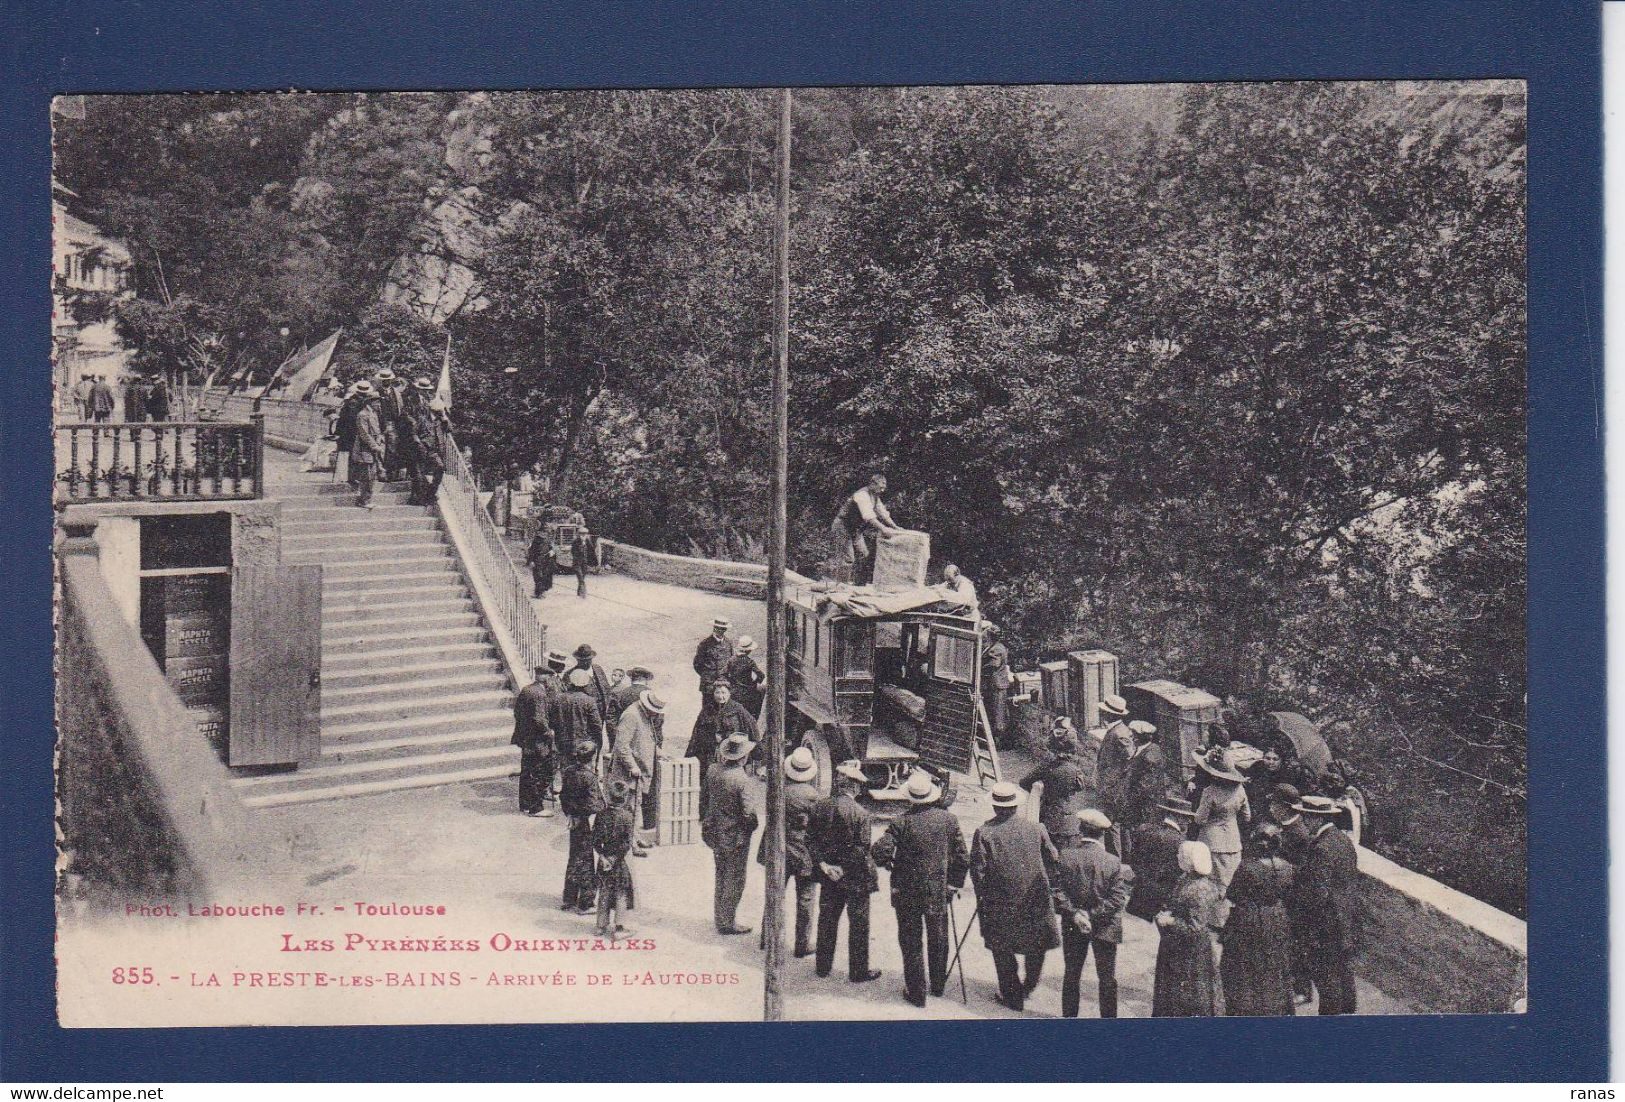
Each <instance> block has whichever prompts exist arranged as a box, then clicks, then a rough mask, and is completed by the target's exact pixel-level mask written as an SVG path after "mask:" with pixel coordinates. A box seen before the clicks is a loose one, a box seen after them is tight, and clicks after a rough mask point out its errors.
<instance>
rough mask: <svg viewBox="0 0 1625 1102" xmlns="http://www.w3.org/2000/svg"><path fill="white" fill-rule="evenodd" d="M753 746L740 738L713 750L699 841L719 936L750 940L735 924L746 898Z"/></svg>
mask: <svg viewBox="0 0 1625 1102" xmlns="http://www.w3.org/2000/svg"><path fill="white" fill-rule="evenodd" d="M755 748H756V744H755V743H754V742H752V741H751V740H750V739H748V738H746V737H745V736H743V735H730V736H729V737H728V738H727V739H726V740H725V741H724V742H723V743H722V745H721V746H719V747H717V760H716V764H715V765H714V766H712V767H711V769H710V770H708V771H707V773H706V777H705V782H704V783H705V791H706V794H707V798H706V809H705V817H704V818H703V819H702V820H701V821H700V838H701V840H702V841H704V842H705V844H706V845H707V846H710V847H711V858H712V860H713V861H715V863H716V894H715V900H714V915H713V917H714V918H715V919H716V925H717V933H719V934H748V933H750V929H751V928H750V927H749V926H741V925H739V923H738V922H736V921H734V920H735V918H736V916H737V915H738V913H739V900H740V897H741V896H743V895H744V894H745V864H746V862H747V861H749V860H750V839H751V835H753V834H755V833H756V826H757V818H756V812H755V811H754V810H753V809H752V807H751V800H750V793H749V791H748V790H747V786H748V784H749V781H748V780H747V779H746V777H745V770H744V768H743V766H744V762H745V759H746V758H747V757H749V756H750V752H751V751H752V750H754V749H755Z"/></svg>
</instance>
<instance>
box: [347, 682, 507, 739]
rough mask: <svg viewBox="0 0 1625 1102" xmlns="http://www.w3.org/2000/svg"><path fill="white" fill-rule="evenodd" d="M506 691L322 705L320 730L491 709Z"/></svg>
mask: <svg viewBox="0 0 1625 1102" xmlns="http://www.w3.org/2000/svg"><path fill="white" fill-rule="evenodd" d="M507 704H508V693H507V691H506V690H504V689H501V688H498V687H496V686H494V685H493V686H490V687H485V688H477V689H464V690H460V691H458V692H455V693H435V692H424V693H420V694H419V695H417V696H415V697H412V698H409V699H405V700H370V701H363V702H361V703H359V704H337V705H331V706H329V705H328V704H327V703H326V702H325V701H324V702H323V704H322V729H323V730H326V729H327V728H328V727H330V726H337V725H340V724H343V723H346V722H353V723H371V722H375V721H378V722H383V721H387V720H395V719H421V718H425V717H430V716H443V715H447V714H456V713H458V712H462V711H465V710H468V711H480V710H494V709H497V708H502V707H506V706H507Z"/></svg>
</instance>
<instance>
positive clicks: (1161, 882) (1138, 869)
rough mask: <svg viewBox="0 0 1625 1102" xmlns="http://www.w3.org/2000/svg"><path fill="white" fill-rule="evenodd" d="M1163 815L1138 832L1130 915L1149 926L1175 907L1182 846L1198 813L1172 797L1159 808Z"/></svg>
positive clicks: (1134, 841)
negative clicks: (1152, 921) (1160, 913)
mask: <svg viewBox="0 0 1625 1102" xmlns="http://www.w3.org/2000/svg"><path fill="white" fill-rule="evenodd" d="M1157 807H1158V810H1160V811H1161V812H1162V813H1163V815H1162V819H1161V820H1159V821H1158V822H1154V823H1142V824H1141V825H1140V826H1138V827H1135V828H1134V836H1133V842H1132V843H1131V846H1132V848H1133V850H1134V861H1135V864H1134V891H1133V893H1132V894H1131V895H1130V896H1129V901H1128V913H1129V914H1131V915H1133V916H1134V917H1135V918H1143V919H1145V920H1146V921H1147V922H1150V921H1151V920H1152V919H1154V918H1156V917H1157V913H1158V912H1159V911H1166V910H1167V909H1168V908H1169V907H1170V906H1172V905H1173V901H1174V892H1175V891H1177V890H1178V889H1179V881H1180V877H1181V876H1182V875H1183V874H1182V873H1181V871H1180V868H1179V844H1180V843H1181V842H1183V841H1185V840H1186V837H1185V836H1186V834H1187V833H1189V831H1190V827H1191V823H1192V822H1194V821H1195V819H1196V812H1195V810H1194V809H1193V808H1192V807H1191V802H1190V801H1189V800H1186V799H1183V798H1181V797H1178V796H1170V797H1168V798H1167V799H1165V800H1163V801H1162V803H1160V804H1158V805H1157Z"/></svg>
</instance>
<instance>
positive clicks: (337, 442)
mask: <svg viewBox="0 0 1625 1102" xmlns="http://www.w3.org/2000/svg"><path fill="white" fill-rule="evenodd" d="M365 404H366V397H365V396H364V395H362V394H361V393H360V388H359V386H358V385H352V386H351V387H350V389H349V390H348V391H346V392H345V395H344V401H342V402H340V403H339V412H338V415H337V416H336V417H334V419H333V438H334V446H335V447H336V448H337V449H338V451H341V452H343V453H344V470H345V481H347V482H348V483H349V484H350V485H352V486H354V485H355V484H356V469H355V456H354V454H353V453H354V451H355V419H356V415H357V414H358V413H360V412H361V407H362V406H363V405H365ZM335 462H336V460H335Z"/></svg>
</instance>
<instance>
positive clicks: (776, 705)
mask: <svg viewBox="0 0 1625 1102" xmlns="http://www.w3.org/2000/svg"><path fill="white" fill-rule="evenodd" d="M776 160H777V163H778V210H777V212H776V218H775V219H774V225H773V243H774V246H775V248H774V253H775V256H774V260H775V261H776V264H775V268H774V275H775V277H776V278H775V280H774V283H775V286H774V295H773V305H774V307H775V311H774V312H775V314H776V317H775V319H774V322H775V324H774V326H773V477H772V495H773V513H772V523H771V525H770V526H769V532H770V534H769V538H768V544H767V753H766V755H765V757H766V758H767V906H766V908H765V910H764V913H763V918H762V937H763V939H764V941H765V942H766V945H767V960H766V962H765V964H764V965H763V969H762V1018H763V1020H764V1021H769V1022H776V1021H779V1020H781V1019H782V1018H783V1017H784V994H783V992H782V991H781V990H780V988H779V975H780V973H781V972H782V971H783V969H784V706H785V684H784V626H785V625H784V530H785V523H786V509H785V502H784V498H785V484H786V483H787V482H788V481H789V476H790V89H788V88H785V89H784V90H783V91H782V92H781V93H780V99H779V146H778V156H777V158H776Z"/></svg>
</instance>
